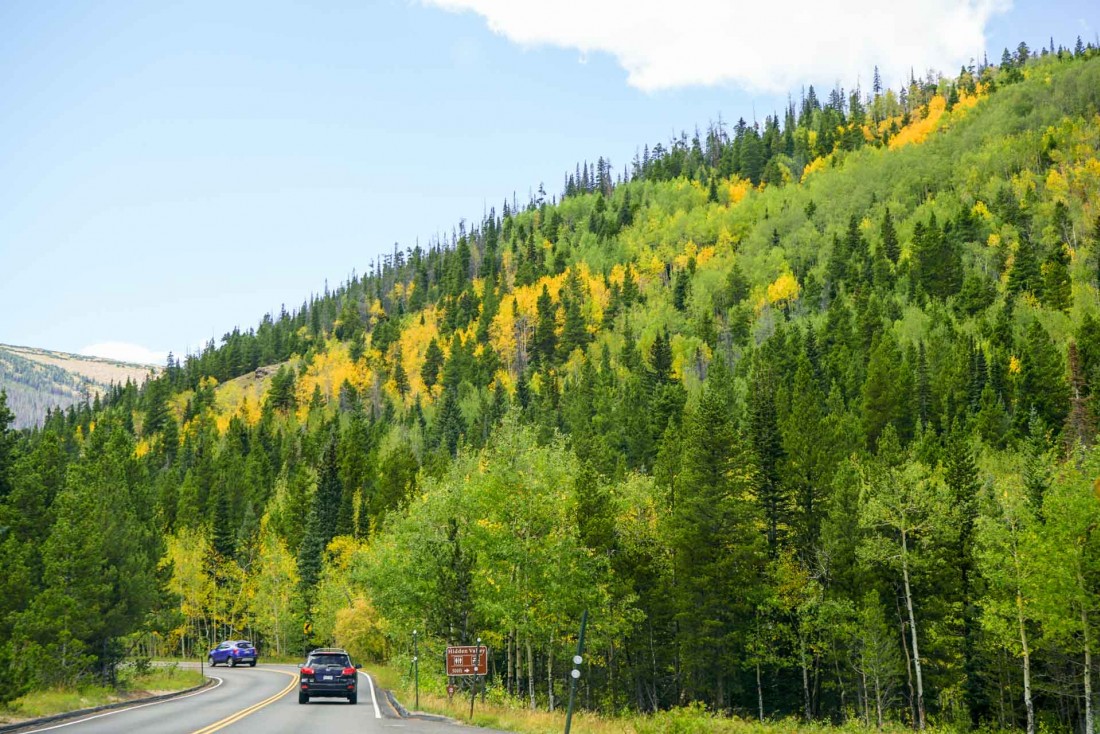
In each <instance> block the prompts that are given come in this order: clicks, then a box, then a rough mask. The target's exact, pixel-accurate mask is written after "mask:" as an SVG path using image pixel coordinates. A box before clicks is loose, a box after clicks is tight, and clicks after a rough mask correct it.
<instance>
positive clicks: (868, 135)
mask: <svg viewBox="0 0 1100 734" xmlns="http://www.w3.org/2000/svg"><path fill="white" fill-rule="evenodd" d="M860 130H861V131H862V132H863V139H864V140H866V141H867V142H868V143H873V142H875V134H874V133H873V132H871V128H870V127H869V126H867V125H863V126H861V127H860Z"/></svg>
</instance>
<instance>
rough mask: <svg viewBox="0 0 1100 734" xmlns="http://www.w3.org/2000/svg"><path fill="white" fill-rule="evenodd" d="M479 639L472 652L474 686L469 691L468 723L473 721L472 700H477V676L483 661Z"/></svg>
mask: <svg viewBox="0 0 1100 734" xmlns="http://www.w3.org/2000/svg"><path fill="white" fill-rule="evenodd" d="M482 649H483V648H482V647H481V638H480V637H479V638H477V649H476V650H475V651H474V685H473V687H472V688H471V689H470V721H473V720H474V699H476V698H477V674H478V671H479V670H481V663H482V662H483V661H484V660H483V658H482V656H481V651H482Z"/></svg>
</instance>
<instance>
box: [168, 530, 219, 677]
mask: <svg viewBox="0 0 1100 734" xmlns="http://www.w3.org/2000/svg"><path fill="white" fill-rule="evenodd" d="M167 551H168V552H167V553H166V554H165V557H164V561H163V565H170V566H171V568H172V578H171V580H170V581H169V582H168V590H169V591H171V592H172V593H173V594H175V595H176V596H178V597H179V599H180V613H181V614H182V615H183V624H182V625H181V626H179V627H177V628H176V629H175V630H173V634H174V635H176V636H178V637H179V643H180V654H181V655H183V656H184V657H188V656H189V655H190V654H191V651H192V650H194V648H195V645H196V643H203V644H205V643H206V642H208V641H209V640H210V638H211V617H210V602H211V600H212V599H213V598H214V590H215V584H214V577H213V575H211V573H210V568H209V560H210V558H211V556H213V554H214V549H213V548H211V546H210V540H209V539H208V538H207V537H206V535H205V534H204V533H203V532H202V531H201V530H197V529H193V528H182V529H181V530H180V531H179V532H178V533H177V534H176V535H173V536H170V537H169V538H168V542H167Z"/></svg>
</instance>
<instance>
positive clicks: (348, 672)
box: [344, 668, 355, 675]
mask: <svg viewBox="0 0 1100 734" xmlns="http://www.w3.org/2000/svg"><path fill="white" fill-rule="evenodd" d="M344 675H355V668H344Z"/></svg>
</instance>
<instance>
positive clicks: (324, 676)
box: [321, 675, 332, 680]
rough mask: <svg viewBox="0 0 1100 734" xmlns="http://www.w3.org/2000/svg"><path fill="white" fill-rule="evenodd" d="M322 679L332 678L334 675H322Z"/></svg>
mask: <svg viewBox="0 0 1100 734" xmlns="http://www.w3.org/2000/svg"><path fill="white" fill-rule="evenodd" d="M321 680H332V676H331V675H322V676H321Z"/></svg>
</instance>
